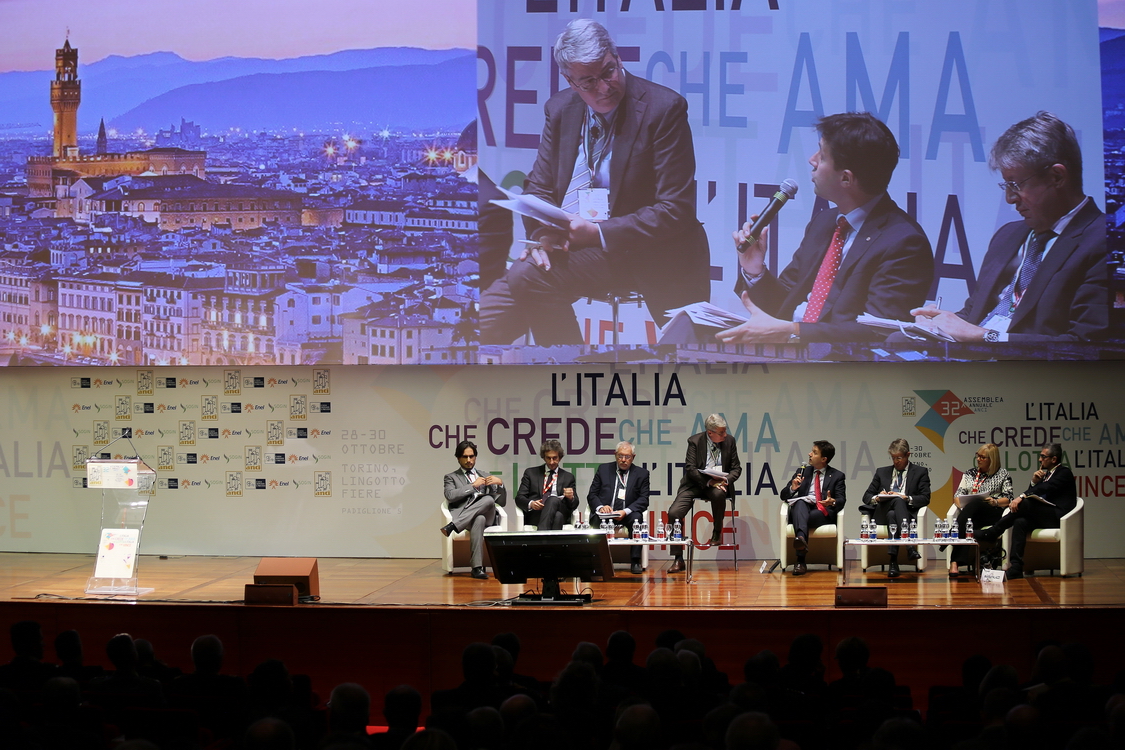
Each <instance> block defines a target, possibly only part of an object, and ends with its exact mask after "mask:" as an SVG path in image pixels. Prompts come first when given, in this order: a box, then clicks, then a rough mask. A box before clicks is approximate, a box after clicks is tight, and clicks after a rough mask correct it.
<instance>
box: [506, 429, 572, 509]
mask: <svg viewBox="0 0 1125 750" xmlns="http://www.w3.org/2000/svg"><path fill="white" fill-rule="evenodd" d="M564 456H566V452H565V451H564V450H563V447H562V443H561V442H559V441H558V440H544V441H543V445H542V446H540V448H539V457H540V458H542V459H543V463H542V465H540V466H531V467H528V468H527V469H524V472H523V479H521V480H520V488H519V491H518V492H516V506H517V507H518V508H519V509H520V510H521V511H523V522H524V524H526V525H528V526H534V527H535V528H537V529H538V530H540V531H551V530H557V529H561V528H562V527H563V524H567V523H570V515H571V513H573V512H574V510H575V509H576V508H577V507H578V496H577V495H576V494H575V492H576V485H575V479H574V474H572V473H570V472H569V471H567V470H566V469H564V468H562V467H561V466H559V464H560V463H561V462H562V460H563V457H564Z"/></svg>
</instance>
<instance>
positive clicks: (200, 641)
mask: <svg viewBox="0 0 1125 750" xmlns="http://www.w3.org/2000/svg"><path fill="white" fill-rule="evenodd" d="M191 663H192V664H193V665H194V666H195V673H196V674H205V675H216V674H218V673H219V670H221V669H222V668H223V642H222V641H220V640H219V637H218V636H217V635H201V636H199V637H198V638H196V639H195V640H194V641H192V643H191Z"/></svg>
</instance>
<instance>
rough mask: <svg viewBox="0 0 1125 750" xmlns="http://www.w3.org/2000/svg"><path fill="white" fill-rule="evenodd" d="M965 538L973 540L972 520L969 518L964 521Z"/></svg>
mask: <svg viewBox="0 0 1125 750" xmlns="http://www.w3.org/2000/svg"><path fill="white" fill-rule="evenodd" d="M965 538H966V539H972V538H973V519H971V518H970V519H969V520H968V521H965Z"/></svg>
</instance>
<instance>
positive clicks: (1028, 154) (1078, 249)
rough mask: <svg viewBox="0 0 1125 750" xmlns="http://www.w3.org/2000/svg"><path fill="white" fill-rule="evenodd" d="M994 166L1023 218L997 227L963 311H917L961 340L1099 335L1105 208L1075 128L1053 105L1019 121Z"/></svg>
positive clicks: (1103, 330) (1105, 318) (1000, 144)
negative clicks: (1086, 185) (1092, 191)
mask: <svg viewBox="0 0 1125 750" xmlns="http://www.w3.org/2000/svg"><path fill="white" fill-rule="evenodd" d="M989 166H991V167H992V168H993V169H996V170H999V171H1000V175H1001V177H1003V178H1004V181H1003V182H1001V183H1000V189H1001V190H1003V191H1004V197H1005V199H1006V200H1007V201H1008V203H1010V204H1012V205H1013V206H1015V208H1016V211H1018V212H1019V214H1020V216H1022V217H1023V218H1022V220H1021V221H1013V222H1011V223H1009V224H1005V225H1004V226H1002V227H1000V229H999V230H997V232H996V234H995V235H993V237H992V241H991V242H990V243H989V245H988V252H987V253H986V254H985V256H984V261H982V263H981V267H980V275H979V276H978V277H977V284H976V289H975V290H974V291H973V292H972V294H971V296H970V297H969V300H968V301H967V302H966V303H965V306H964V307H963V308H962V309H961V310H960V312H956V313H954V312H950V311H949V310H939V309H937V308H930V307H924V308H919V309H917V310H912V311H911V312H912V314H915V315H919V316H924V317H926V318H929V319H930V322H929V323H928V324H927V325H931V326H932V327H934V328H937V329H939V330H941V331H942V332H944V333H946V334H948V335H949V336H951V337H953V338H954V339H956V340H957V341H970V342H988V343H997V342H1007V341H1010V342H1013V343H1028V342H1035V341H1091V340H1097V339H1102V338H1105V337H1106V336H1107V335H1108V332H1109V305H1110V297H1109V271H1108V267H1107V265H1106V260H1107V258H1106V238H1105V216H1104V215H1103V214H1102V212H1101V209H1099V208H1098V206H1097V204H1095V203H1094V200H1093V198H1090V197H1089V196H1087V195H1086V194H1085V193H1083V192H1082V151H1081V150H1080V148H1079V146H1078V138H1077V136H1075V134H1074V129H1073V128H1071V127H1070V125H1068V124H1066V123H1065V122H1063V121H1062V120H1060V119H1059V118H1057V117H1055V116H1054V115H1053V114H1051V113H1050V112H1039V113H1038V114H1036V115H1035V116H1034V117H1030V118H1028V119H1026V120H1023V121H1021V122H1018V123H1016V124H1015V125H1013V126H1012V127H1010V128H1008V129H1007V130H1006V131H1004V134H1003V135H1001V136H1000V138H999V139H998V140H997V141H996V143H995V144H993V146H992V153H991V154H990V156H989Z"/></svg>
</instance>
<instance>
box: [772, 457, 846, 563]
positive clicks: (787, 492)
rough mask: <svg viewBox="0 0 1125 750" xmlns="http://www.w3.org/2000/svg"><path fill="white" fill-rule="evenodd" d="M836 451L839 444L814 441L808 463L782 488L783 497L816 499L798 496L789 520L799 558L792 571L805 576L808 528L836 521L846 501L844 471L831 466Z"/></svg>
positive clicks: (809, 529)
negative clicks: (808, 500)
mask: <svg viewBox="0 0 1125 750" xmlns="http://www.w3.org/2000/svg"><path fill="white" fill-rule="evenodd" d="M835 455H836V447H835V446H834V445H832V443H830V442H828V441H827V440H815V441H813V448H812V450H811V451H809V464H808V466H806V467H804V469H802V470H801V471H799V472H797V474H796V476H794V477H793V481H792V482H790V483H789V484H788V485H786V486H785V488H784V489H782V490H781V499H782V500H785V501H789V500H790V499H791V498H802V497H805V496H808V497H810V498H812V500H813V502H811V503H810V502H807V501H805V500H796V501H794V502H793V503H790V505H789V523H791V524H793V549H794V550H795V551H796V553H797V562H796V563H795V564H794V565H793V575H795V576H803V575H804V574H805V573H807V572H808V571H809V569H808V568H807V567H806V566H805V553H806V552H807V551H808V549H809V542H808V539H809V532H810V531H812V530H813V529H815V528H817V527H819V526H824V525H825V524H833V523H836V516H837V514H838V513H839V512H840V511H841V510H843V509H844V503H845V502H847V499H848V498H847V487H846V483H845V481H844V472H842V471H838V470H836V469H833V468H831V467H830V466H829V465H828V462H829V461H831V460H832V459H833V457H835Z"/></svg>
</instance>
